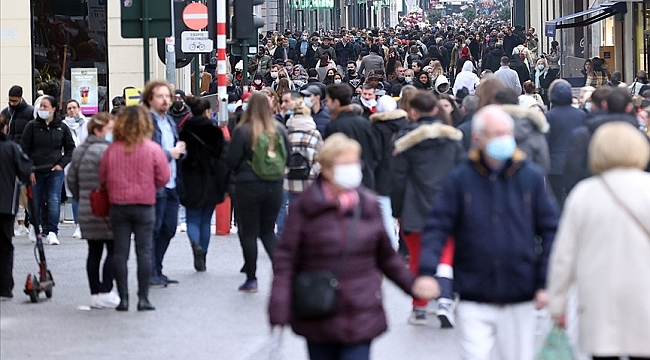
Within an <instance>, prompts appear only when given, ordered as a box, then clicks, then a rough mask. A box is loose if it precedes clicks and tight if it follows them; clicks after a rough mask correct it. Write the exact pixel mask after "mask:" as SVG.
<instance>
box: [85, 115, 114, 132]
mask: <svg viewBox="0 0 650 360" xmlns="http://www.w3.org/2000/svg"><path fill="white" fill-rule="evenodd" d="M111 121H113V116H112V115H111V114H109V113H107V112H100V113H97V114H95V115H93V116H92V117H91V118H90V120H89V121H88V125H87V126H88V134H94V133H95V130H97V131H102V129H103V128H104V126H106V125H108V123H109V122H111Z"/></svg>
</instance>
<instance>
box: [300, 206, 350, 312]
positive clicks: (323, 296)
mask: <svg viewBox="0 0 650 360" xmlns="http://www.w3.org/2000/svg"><path fill="white" fill-rule="evenodd" d="M360 217H361V198H360V199H359V203H358V204H357V206H356V207H355V209H354V215H353V217H352V221H351V222H350V228H349V229H348V234H347V240H346V242H345V249H344V250H343V254H342V255H341V258H340V259H339V262H338V265H337V266H336V270H335V271H334V272H331V271H329V270H319V271H303V272H298V273H297V274H296V275H294V277H293V280H292V289H291V290H292V293H291V295H292V302H291V303H292V311H293V316H294V317H295V318H297V319H307V320H312V319H322V318H326V317H328V316H331V315H333V314H334V313H335V312H336V309H337V305H338V301H339V291H340V289H341V284H340V281H339V277H340V275H341V269H342V267H343V265H344V264H345V263H346V262H347V260H348V258H349V256H350V249H351V248H352V245H353V243H354V240H355V238H356V232H357V225H358V223H359V219H360Z"/></svg>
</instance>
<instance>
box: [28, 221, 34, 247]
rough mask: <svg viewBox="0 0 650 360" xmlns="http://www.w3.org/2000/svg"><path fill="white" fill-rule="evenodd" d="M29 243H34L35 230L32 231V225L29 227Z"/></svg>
mask: <svg viewBox="0 0 650 360" xmlns="http://www.w3.org/2000/svg"><path fill="white" fill-rule="evenodd" d="M28 237H29V241H31V242H33V243H35V242H36V230H34V225H29V235H28Z"/></svg>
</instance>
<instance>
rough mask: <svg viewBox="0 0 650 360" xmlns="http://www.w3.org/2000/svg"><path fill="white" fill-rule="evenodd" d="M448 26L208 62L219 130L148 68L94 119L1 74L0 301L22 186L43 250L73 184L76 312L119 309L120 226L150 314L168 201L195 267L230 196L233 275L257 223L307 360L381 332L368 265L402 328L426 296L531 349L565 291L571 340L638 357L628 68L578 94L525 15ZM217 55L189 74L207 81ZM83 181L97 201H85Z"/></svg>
mask: <svg viewBox="0 0 650 360" xmlns="http://www.w3.org/2000/svg"><path fill="white" fill-rule="evenodd" d="M453 25H454V26H451V25H450V26H447V25H446V24H443V23H439V24H437V25H436V26H433V27H431V26H423V27H420V26H411V25H408V24H407V25H404V26H401V27H396V28H388V29H383V30H378V29H374V30H370V31H363V30H360V29H354V28H352V29H349V30H348V29H342V30H340V31H338V32H335V31H330V32H327V33H313V34H309V33H308V32H296V33H292V32H290V31H287V32H285V33H283V34H278V33H269V34H267V36H261V44H262V45H260V46H259V47H258V53H257V54H255V55H252V56H250V57H249V58H248V59H246V60H238V61H236V62H235V63H234V66H232V68H233V69H234V72H233V73H232V74H228V76H227V79H228V83H227V91H228V104H227V108H228V116H229V117H228V121H227V126H226V125H223V126H220V125H219V122H218V121H217V119H216V118H215V113H216V112H214V111H213V110H214V109H211V106H210V102H209V101H208V100H207V99H205V98H202V97H199V96H192V95H189V94H186V93H185V92H183V91H182V90H174V89H173V88H172V86H170V85H169V84H168V83H166V82H164V81H152V82H149V83H148V84H146V87H145V89H144V92H143V93H142V105H137V106H128V107H127V106H124V105H123V104H122V103H121V102H120V99H116V101H114V105H115V109H114V110H113V112H112V114H108V113H100V114H95V115H92V116H91V117H90V118H86V117H84V116H83V115H82V114H81V113H80V111H79V104H78V103H77V102H76V101H74V100H71V101H68V102H67V103H66V104H65V105H63V106H60V105H59V103H58V101H57V99H56V98H55V97H52V96H49V95H44V96H42V97H41V98H39V101H38V105H37V106H35V107H32V106H30V105H28V104H27V102H26V101H25V100H24V99H23V98H22V88H20V87H19V86H14V87H12V88H11V89H10V90H9V106H8V107H7V108H6V109H5V110H3V111H2V114H1V115H0V129H2V132H1V134H0V145H1V147H0V151H1V154H0V155H1V156H0V168H2V173H1V176H0V182H1V187H0V188H1V189H2V190H1V191H2V197H1V198H0V199H1V200H0V219H1V220H2V232H1V238H0V256H1V259H2V260H1V261H0V264H1V266H2V268H1V269H0V271H2V273H1V274H0V281H1V282H0V296H2V297H4V298H6V299H9V298H11V297H12V289H13V278H12V275H11V272H12V265H11V263H12V260H11V259H13V246H12V245H11V241H12V240H11V238H12V236H13V235H15V236H24V235H26V233H27V232H28V230H27V228H26V226H27V224H26V219H25V216H24V214H25V210H24V208H25V207H26V200H25V191H24V189H25V186H30V187H31V188H32V189H33V193H34V199H35V200H36V209H35V211H36V214H34V215H33V216H39V217H42V218H43V219H44V220H45V221H44V222H43V226H42V230H41V229H33V227H32V229H31V232H32V233H34V234H39V233H42V234H43V235H44V239H45V243H46V244H50V245H58V244H59V243H60V242H59V239H58V223H59V217H60V213H59V212H60V204H61V202H62V193H63V194H64V195H65V194H66V192H67V193H68V196H69V197H70V199H72V200H71V201H72V203H73V209H74V213H75V215H74V222H75V224H77V225H78V228H76V230H75V236H74V237H78V238H81V239H85V240H87V242H88V258H87V259H88V260H87V271H88V280H89V285H90V293H91V306H92V307H96V308H115V309H116V310H119V311H127V310H128V309H129V290H128V287H127V273H128V268H127V259H128V256H129V252H130V243H131V241H134V242H135V249H136V255H137V278H138V292H137V295H138V302H137V309H138V310H154V309H155V308H154V306H153V305H152V303H151V302H150V301H149V289H150V288H165V287H168V286H175V285H179V283H178V281H176V280H174V279H172V278H170V277H168V276H167V275H169V274H168V273H165V272H164V271H163V270H164V266H163V264H164V259H165V254H166V251H167V248H168V246H169V244H170V241H171V240H172V238H173V237H174V236H175V234H176V232H177V226H178V225H179V207H181V208H182V209H183V211H182V212H181V217H184V219H181V223H182V224H183V230H184V231H187V235H188V237H189V240H190V244H189V246H188V249H189V251H191V253H192V255H193V259H194V262H193V267H194V269H195V270H196V271H199V272H203V271H206V270H207V268H206V263H207V262H206V259H207V254H208V249H209V248H210V229H211V220H212V217H213V213H214V209H215V206H216V205H217V204H220V203H222V202H223V201H224V199H225V198H226V197H230V199H231V200H232V204H233V210H234V222H233V224H232V227H233V229H235V230H236V231H237V234H238V236H239V240H240V243H241V248H242V254H243V266H242V269H241V272H242V273H243V274H244V275H245V280H244V281H243V283H242V285H241V286H240V287H239V289H238V290H239V291H242V292H247V293H256V292H258V289H259V287H258V282H257V275H256V273H257V258H258V245H257V240H258V239H260V240H261V242H262V245H263V248H264V250H265V251H266V252H267V253H268V255H269V257H271V259H272V263H273V274H274V277H273V282H272V285H271V288H270V289H269V292H270V300H269V305H268V313H269V321H270V324H271V325H272V327H273V329H274V330H275V331H281V329H282V327H284V326H286V325H289V326H291V328H292V329H293V331H294V332H296V333H297V334H299V335H302V336H304V337H305V338H306V340H307V345H308V351H309V354H310V358H311V359H368V358H369V356H370V355H369V354H370V346H371V342H372V340H373V339H374V338H376V337H377V336H379V335H380V334H381V333H383V332H384V331H386V329H387V322H386V316H385V313H384V310H383V306H382V296H381V285H382V282H383V279H384V277H385V278H387V279H389V280H391V281H393V282H394V283H395V284H396V285H397V286H398V287H399V288H400V289H402V290H403V291H404V292H405V293H407V294H408V295H410V296H411V297H412V308H411V314H410V316H409V317H408V320H407V321H408V323H409V324H411V325H414V326H424V325H427V324H429V321H428V317H429V316H430V315H431V314H435V316H436V317H437V318H438V319H439V320H440V325H441V327H442V328H454V327H457V328H458V329H459V332H458V336H459V337H460V344H461V351H462V358H463V359H490V358H491V356H493V351H494V349H495V348H496V349H498V350H497V351H498V353H499V355H498V358H499V359H506V360H522V359H533V358H534V356H535V344H534V342H535V331H536V319H537V315H536V314H537V313H536V311H537V310H541V309H544V308H548V309H549V311H550V314H551V316H552V318H553V320H554V321H555V323H556V324H557V325H558V326H560V327H564V326H566V325H567V319H566V314H567V312H569V311H570V309H569V307H568V303H569V301H568V299H569V294H571V291H572V289H573V288H574V287H575V288H577V289H578V301H579V304H580V305H579V308H580V349H581V350H582V351H583V352H585V353H587V354H589V355H590V356H593V358H594V359H614V358H618V357H619V356H629V357H630V359H649V358H650V340H649V339H650V302H648V299H650V262H649V261H648V259H650V223H649V222H648V219H649V217H648V216H647V211H648V209H650V174H648V171H650V139H649V138H648V126H647V125H648V124H647V118H648V113H649V112H650V91H648V90H650V85H649V82H648V77H647V73H646V72H645V71H643V70H640V71H638V73H637V74H636V78H635V80H634V82H632V84H631V85H629V86H628V85H627V84H625V83H623V82H622V78H621V74H620V72H616V71H614V72H613V73H611V75H610V74H609V73H608V70H607V66H606V64H604V63H603V61H602V60H601V59H598V58H596V59H592V60H591V61H589V63H586V64H585V71H584V74H585V87H583V88H581V89H579V91H576V92H575V95H574V91H573V88H572V86H571V85H570V84H569V83H568V82H567V81H566V80H564V79H561V78H560V67H559V62H560V54H559V47H558V45H559V44H558V43H557V42H556V41H554V42H553V43H552V44H551V48H550V49H549V51H548V52H546V53H545V52H542V51H541V49H540V47H539V46H538V40H537V36H536V34H535V29H532V28H531V29H528V30H527V31H524V29H522V28H521V27H514V28H512V27H510V26H506V25H504V26H497V25H489V26H488V25H486V24H481V23H477V22H476V21H474V22H472V23H468V22H465V23H460V24H459V23H454V24H453ZM231 60H236V59H234V58H231ZM242 61H247V66H246V67H247V69H248V72H247V73H244V66H243V62H242ZM215 69H216V66H215V64H208V65H206V66H205V67H204V68H202V69H201V74H204V75H203V76H201V77H200V81H201V82H202V83H201V85H200V88H201V89H202V91H203V92H205V93H208V94H209V93H216V91H217V84H216V82H215V81H216V80H211V79H216V76H214V75H215V74H214V73H213V72H214V70H215ZM204 80H205V83H204ZM578 92H579V95H578ZM224 120H225V119H224ZM62 189H63V191H62ZM98 194H106V196H107V198H106V199H107V203H108V204H109V215H108V217H98V216H95V214H94V213H95V209H94V207H95V204H93V201H94V200H93V198H95V197H96V196H97V195H98ZM28 220H29V218H27V221H28ZM64 245H65V244H64ZM104 251H106V253H107V254H108V255H107V257H106V258H105V260H104V262H103V264H102V261H101V259H102V256H103V253H104ZM212 251H215V250H214V249H213V250H212ZM216 251H218V250H216ZM632 274H634V275H632ZM113 280H114V281H115V283H116V285H117V286H116V289H117V291H115V290H113V288H114V285H113Z"/></svg>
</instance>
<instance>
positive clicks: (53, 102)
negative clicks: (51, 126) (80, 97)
mask: <svg viewBox="0 0 650 360" xmlns="http://www.w3.org/2000/svg"><path fill="white" fill-rule="evenodd" d="M43 100H47V101H49V102H50V105H51V106H52V109H54V113H55V114H56V111H57V110H58V109H59V102H58V101H57V100H56V98H55V97H54V96H51V95H44V96H43V97H42V98H41V104H43Z"/></svg>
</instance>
